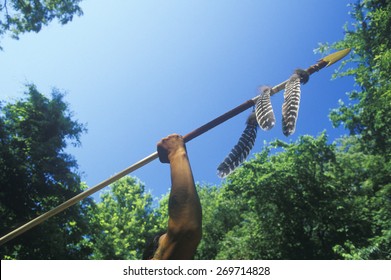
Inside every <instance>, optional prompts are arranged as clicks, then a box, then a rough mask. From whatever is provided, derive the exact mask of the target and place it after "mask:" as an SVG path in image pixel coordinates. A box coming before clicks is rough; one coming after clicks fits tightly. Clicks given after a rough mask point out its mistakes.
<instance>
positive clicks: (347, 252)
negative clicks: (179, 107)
mask: <svg viewBox="0 0 391 280" xmlns="http://www.w3.org/2000/svg"><path fill="white" fill-rule="evenodd" d="M351 16H352V19H353V24H352V25H347V26H346V27H345V37H344V39H343V40H341V41H339V42H336V43H334V44H332V45H328V44H324V45H322V46H320V48H319V50H320V51H321V52H327V51H328V50H329V49H330V50H335V49H343V48H348V47H350V48H352V49H353V50H352V53H351V56H350V58H349V59H347V60H345V61H344V62H343V63H342V65H341V67H340V68H339V69H338V71H337V72H336V73H335V77H334V78H342V77H345V76H351V77H353V78H354V81H355V85H353V84H352V91H351V92H349V93H348V95H349V103H348V104H345V103H343V102H340V104H339V107H338V108H336V109H334V110H332V112H331V113H330V120H331V121H332V123H333V125H334V126H336V127H337V126H343V127H344V128H345V129H346V131H347V134H346V135H345V136H344V137H342V138H340V139H335V140H334V139H331V140H333V141H332V143H330V140H329V139H328V136H327V132H320V133H319V135H318V136H316V137H314V136H307V135H305V136H301V137H300V138H299V139H298V140H297V141H296V142H294V143H286V142H284V141H280V140H276V141H274V142H272V143H269V144H268V145H266V146H265V147H264V148H263V150H262V151H261V152H259V153H257V154H255V155H254V157H253V158H252V159H251V160H249V161H247V162H246V163H244V164H243V165H242V167H240V168H239V169H238V170H237V171H235V172H234V173H232V174H231V175H230V176H229V177H228V178H227V180H226V181H224V182H223V183H222V185H220V186H210V185H206V184H203V185H198V186H197V188H198V192H199V196H200V199H201V203H202V207H203V238H202V241H201V243H200V245H199V247H198V250H197V254H196V259H391V162H390V159H391V140H390V139H391V128H390V126H389V123H391V84H390V81H391V37H390V36H389V34H391V1H382V0H361V1H357V2H356V3H354V4H352V5H351ZM85 131H86V129H85V127H84V125H83V124H81V123H79V122H78V121H75V120H73V116H72V112H71V111H70V109H69V105H68V104H67V103H65V102H64V100H63V94H62V93H61V92H59V91H57V90H53V92H52V95H51V98H47V97H45V96H44V95H43V94H41V93H40V92H39V91H38V89H37V88H36V87H35V86H34V85H28V86H27V88H26V95H25V97H24V98H22V99H20V100H18V101H16V102H13V103H1V104H0V153H1V157H0V234H1V235H3V234H5V233H7V232H8V231H9V230H11V229H13V228H15V227H17V226H18V225H21V224H23V223H24V222H26V221H28V220H30V219H32V218H34V217H36V216H37V215H39V214H41V213H44V212H45V211H47V210H49V209H51V208H52V207H55V206H57V205H58V204H60V203H61V202H63V201H65V200H66V199H68V198H70V197H72V196H73V195H75V194H77V193H80V192H81V191H82V190H83V189H84V188H86V186H85V185H84V184H83V183H81V182H80V176H79V170H78V167H77V163H76V161H75V159H74V158H73V157H72V156H71V155H69V154H67V153H66V152H65V151H66V147H67V146H68V145H78V144H80V141H79V139H80V136H81V134H82V133H84V132H85ZM167 205H168V193H167V194H166V195H165V196H163V197H162V198H161V199H160V200H159V203H158V205H156V204H155V203H154V202H153V197H152V196H151V194H150V193H148V192H146V190H145V186H144V185H143V184H142V183H141V182H140V181H139V180H138V179H137V178H133V177H125V178H123V179H121V180H119V181H117V182H116V183H114V184H113V185H112V186H111V187H110V189H109V190H108V191H106V192H105V193H103V194H102V197H101V201H99V202H94V201H92V200H90V199H86V200H84V201H82V202H81V203H79V204H78V205H75V206H73V207H71V208H70V209H68V210H66V211H64V212H63V213H61V214H59V215H57V216H55V217H53V218H51V219H49V220H48V221H47V222H45V223H43V224H42V225H40V226H38V227H36V228H35V229H32V230H30V231H28V232H26V233H25V234H23V235H21V236H19V237H17V238H16V239H14V240H12V241H10V242H8V243H7V244H5V245H3V246H1V247H0V255H1V258H2V259H140V258H141V256H142V252H143V249H144V247H145V245H146V242H147V241H148V240H149V239H150V238H151V237H152V236H154V235H155V234H156V233H158V232H159V231H161V230H164V229H165V228H166V224H167V219H168V217H167Z"/></svg>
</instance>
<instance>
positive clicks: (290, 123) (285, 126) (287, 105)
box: [282, 69, 309, 136]
mask: <svg viewBox="0 0 391 280" xmlns="http://www.w3.org/2000/svg"><path fill="white" fill-rule="evenodd" d="M308 80H309V74H308V73H307V71H305V70H302V69H297V70H295V72H294V73H293V75H292V76H291V77H290V78H289V80H288V82H287V83H286V85H285V92H284V103H283V104H282V132H283V133H284V135H285V136H289V135H291V134H293V133H294V132H295V129H296V121H297V116H298V114H299V105H300V94H301V89H300V84H301V83H302V84H305V83H307V82H308Z"/></svg>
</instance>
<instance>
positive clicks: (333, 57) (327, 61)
mask: <svg viewBox="0 0 391 280" xmlns="http://www.w3.org/2000/svg"><path fill="white" fill-rule="evenodd" d="M349 52H350V49H344V50H341V51H337V52H335V53H332V54H330V55H328V56H326V57H324V58H322V59H321V60H319V61H318V62H317V63H316V64H314V65H312V66H310V67H309V68H308V69H306V70H305V71H306V72H307V73H308V74H309V75H312V74H313V73H315V72H317V71H319V70H321V69H322V68H324V67H326V66H330V65H332V64H334V63H335V62H337V61H339V60H341V59H342V58H344V57H345V56H346V55H347V54H348V53H349ZM288 81H289V80H286V81H284V82H282V83H280V84H278V85H276V86H274V87H273V88H272V89H271V90H270V95H274V94H276V93H277V92H279V91H281V90H282V89H284V88H285V85H286V83H287V82H288ZM258 98H259V96H256V97H254V98H252V99H250V100H247V101H246V102H244V103H243V104H241V105H239V106H237V107H236V108H234V109H232V110H230V111H228V112H226V113H225V114H223V115H221V116H219V117H217V118H215V119H214V120H212V121H210V122H208V123H206V124H204V125H203V126H201V127H199V128H197V129H195V130H193V131H192V132H190V133H188V134H186V135H185V136H184V137H183V138H184V140H185V142H189V141H190V140H192V139H194V138H196V137H198V136H200V135H202V134H204V133H205V132H207V131H208V130H210V129H212V128H214V127H216V126H218V125H220V124H222V123H223V122H225V121H227V120H229V119H231V118H233V117H234V116H236V115H238V114H240V113H241V112H243V111H245V110H247V109H249V108H251V107H252V106H254V105H255V103H256V102H257V100H258ZM157 158H158V153H157V152H154V153H152V154H151V155H149V156H147V157H145V158H143V159H142V160H140V161H138V162H136V163H134V164H133V165H131V166H129V167H127V168H126V169H124V170H122V171H120V172H119V173H117V174H115V175H114V176H112V177H110V178H108V179H106V180H104V181H102V182H100V183H99V184H97V185H95V186H93V187H91V188H89V189H87V190H85V191H84V192H82V193H80V194H78V195H76V196H74V197H73V198H71V199H69V200H67V201H65V202H64V203H62V204H60V205H59V206H57V207H55V208H53V209H52V210H50V211H48V212H46V213H44V214H42V215H40V216H38V217H37V218H35V219H33V220H31V221H29V222H27V223H26V224H24V225H22V226H20V227H19V228H17V229H15V230H13V231H11V232H10V233H8V234H6V235H4V236H3V237H1V238H0V245H3V244H4V243H6V242H8V241H10V240H12V239H14V238H15V237H17V236H18V235H20V234H22V233H24V232H26V231H28V230H29V229H31V228H33V227H35V226H37V225H39V224H41V223H42V222H44V221H46V220H47V219H49V218H50V217H53V216H54V215H57V214H58V213H60V212H62V211H64V210H65V209H67V208H69V207H71V206H72V205H74V204H76V203H78V202H79V201H81V200H83V199H84V198H86V197H88V196H90V195H92V194H94V193H95V192H97V191H99V190H101V189H103V188H104V187H106V186H108V185H110V184H112V183H114V182H115V181H117V180H119V179H120V178H122V177H124V176H125V175H127V174H129V173H131V172H133V171H135V170H137V169H139V168H140V167H142V166H144V165H146V164H148V163H150V162H151V161H153V160H155V159H157Z"/></svg>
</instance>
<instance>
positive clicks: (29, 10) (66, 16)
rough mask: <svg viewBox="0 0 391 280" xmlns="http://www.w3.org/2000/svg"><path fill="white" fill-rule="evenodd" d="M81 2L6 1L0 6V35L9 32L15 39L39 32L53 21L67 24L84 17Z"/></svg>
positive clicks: (79, 0)
mask: <svg viewBox="0 0 391 280" xmlns="http://www.w3.org/2000/svg"><path fill="white" fill-rule="evenodd" d="M80 2H81V0H65V1H64V0H61V1H60V0H47V1H38V0H22V1H21V0H9V1H7V0H4V1H3V3H2V4H0V12H1V14H2V15H1V18H0V35H3V34H5V33H6V32H9V33H10V34H11V36H12V37H13V38H15V39H19V35H20V34H22V33H26V32H32V31H33V32H39V31H40V30H41V29H42V26H44V25H48V24H49V22H51V21H52V20H53V19H58V21H59V22H60V23H61V24H66V23H68V22H69V21H71V20H72V19H73V16H74V15H78V16H80V15H82V14H83V12H82V10H81V8H80V6H79V3H80Z"/></svg>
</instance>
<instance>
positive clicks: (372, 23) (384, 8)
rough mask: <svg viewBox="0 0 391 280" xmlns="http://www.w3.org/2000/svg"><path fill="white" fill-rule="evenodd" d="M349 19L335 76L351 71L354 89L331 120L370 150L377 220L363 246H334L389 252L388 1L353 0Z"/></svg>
mask: <svg viewBox="0 0 391 280" xmlns="http://www.w3.org/2000/svg"><path fill="white" fill-rule="evenodd" d="M351 15H352V17H353V19H354V20H355V21H354V23H353V25H352V26H351V27H350V28H349V26H346V27H345V30H346V35H345V38H344V39H343V40H342V41H340V42H337V43H335V44H333V45H332V47H333V48H345V47H352V48H353V50H354V51H353V54H352V56H351V59H350V61H347V62H350V64H351V65H352V66H351V67H350V68H347V69H346V67H344V68H341V69H339V71H338V72H337V73H336V75H335V76H336V77H343V76H352V77H354V79H355V82H356V84H357V88H358V89H356V90H353V91H351V92H350V93H349V94H348V95H349V98H350V99H351V101H352V102H351V103H350V104H344V103H343V102H340V107H339V108H338V109H335V110H333V111H332V113H331V115H330V118H331V120H332V121H333V123H334V125H335V126H338V125H343V126H344V127H345V128H347V129H349V131H350V134H351V135H357V136H358V137H355V138H354V139H355V141H354V142H355V143H354V144H351V145H350V146H355V149H356V150H357V151H358V152H361V153H363V154H364V155H365V156H373V157H374V164H375V163H376V164H377V166H376V167H377V169H376V170H373V173H372V174H371V176H370V178H368V180H367V181H366V182H365V184H364V186H365V187H371V188H372V193H371V194H370V195H368V197H367V203H368V207H369V209H370V210H371V211H375V212H374V213H373V215H374V216H373V219H374V221H376V222H375V225H374V228H373V232H374V234H373V237H371V238H370V240H369V244H367V245H365V246H362V245H360V244H354V243H351V242H347V243H346V244H345V246H341V247H337V248H336V249H337V250H338V252H340V254H341V255H343V256H344V257H345V258H388V259H389V258H391V249H390V244H391V223H390V221H391V211H390V197H391V190H390V184H391V181H390V175H389V174H390V170H391V162H390V160H391V128H390V126H389V125H388V124H389V123H390V121H391V82H390V81H391V38H390V36H389V34H390V32H391V2H390V1H381V0H365V1H358V2H357V3H355V4H353V5H352V13H351Z"/></svg>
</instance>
